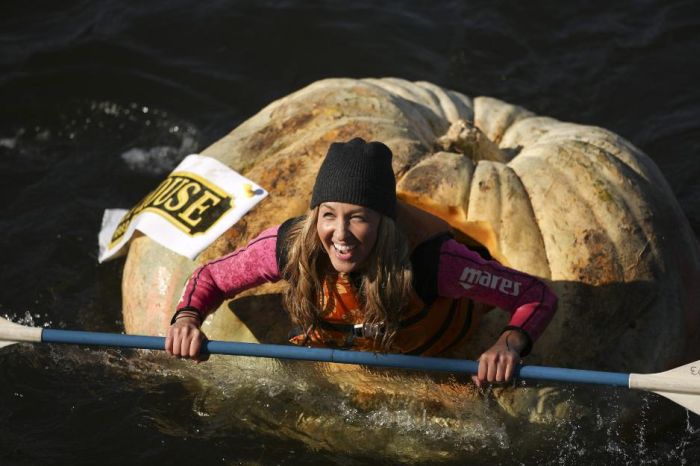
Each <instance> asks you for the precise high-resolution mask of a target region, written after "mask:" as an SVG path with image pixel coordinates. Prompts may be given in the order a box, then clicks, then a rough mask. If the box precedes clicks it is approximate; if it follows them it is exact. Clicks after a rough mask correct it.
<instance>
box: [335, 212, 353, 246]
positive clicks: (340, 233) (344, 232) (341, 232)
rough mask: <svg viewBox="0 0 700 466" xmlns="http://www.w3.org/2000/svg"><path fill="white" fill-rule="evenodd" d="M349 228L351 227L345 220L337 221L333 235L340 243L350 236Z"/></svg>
mask: <svg viewBox="0 0 700 466" xmlns="http://www.w3.org/2000/svg"><path fill="white" fill-rule="evenodd" d="M348 227H349V225H348V223H347V222H346V221H345V220H343V219H341V218H339V219H337V221H336V224H335V234H334V235H333V236H334V238H335V239H336V240H338V241H343V240H345V239H347V237H348V236H349V234H350V229H349V228H348Z"/></svg>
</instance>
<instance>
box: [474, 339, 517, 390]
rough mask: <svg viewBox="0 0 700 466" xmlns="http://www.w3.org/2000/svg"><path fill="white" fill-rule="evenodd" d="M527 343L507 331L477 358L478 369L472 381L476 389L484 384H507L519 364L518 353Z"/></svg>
mask: <svg viewBox="0 0 700 466" xmlns="http://www.w3.org/2000/svg"><path fill="white" fill-rule="evenodd" d="M526 344H527V342H526V341H525V337H524V336H523V335H521V334H520V332H517V331H514V330H507V331H505V332H503V334H501V336H500V337H499V338H498V340H497V341H496V343H495V344H494V345H493V346H492V347H491V348H489V349H488V350H486V351H485V352H484V353H483V354H482V355H481V356H480V357H479V369H478V371H477V373H476V375H473V376H472V380H473V381H474V383H475V384H476V386H477V387H481V386H482V384H483V383H484V382H489V383H499V382H508V381H509V380H510V379H511V378H512V377H513V371H514V370H515V367H516V366H517V365H518V364H520V352H521V351H522V350H523V348H525V345H526Z"/></svg>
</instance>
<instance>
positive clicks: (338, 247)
mask: <svg viewBox="0 0 700 466" xmlns="http://www.w3.org/2000/svg"><path fill="white" fill-rule="evenodd" d="M333 247H334V248H335V250H336V251H338V252H339V253H341V254H346V253H348V252H350V251H352V250H353V249H355V245H353V246H348V245H347V244H337V243H333Z"/></svg>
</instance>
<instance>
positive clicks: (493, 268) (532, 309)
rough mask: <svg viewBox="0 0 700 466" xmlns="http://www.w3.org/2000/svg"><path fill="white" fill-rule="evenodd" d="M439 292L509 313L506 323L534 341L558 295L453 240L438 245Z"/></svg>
mask: <svg viewBox="0 0 700 466" xmlns="http://www.w3.org/2000/svg"><path fill="white" fill-rule="evenodd" d="M438 294H439V295H440V296H444V297H448V298H453V299H456V298H462V297H464V298H470V299H474V300H475V301H480V302H484V303H487V304H490V305H493V306H496V307H499V308H501V309H504V310H506V311H508V312H510V314H511V318H510V322H509V324H508V325H511V326H515V327H519V328H521V329H523V330H524V331H525V332H527V334H528V335H529V336H530V338H531V340H532V341H533V342H534V341H535V340H537V338H538V337H539V336H540V335H541V334H542V331H543V330H544V329H545V328H546V327H547V324H549V321H550V320H552V316H553V315H554V312H555V311H556V307H557V297H556V295H555V294H554V293H553V292H552V291H551V290H550V289H549V287H548V286H547V285H546V284H545V283H544V282H543V281H541V280H539V279H538V278H535V277H533V276H531V275H528V274H526V273H522V272H518V271H516V270H513V269H510V268H508V267H505V266H503V265H501V264H499V263H498V262H495V261H487V260H484V259H483V258H482V257H481V256H480V255H479V254H477V253H476V252H474V251H471V250H470V249H469V248H467V247H466V246H464V245H463V244H461V243H458V242H457V241H455V240H447V241H445V242H444V243H443V244H442V248H441V249H440V259H439V269H438Z"/></svg>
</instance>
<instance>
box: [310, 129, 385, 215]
mask: <svg viewBox="0 0 700 466" xmlns="http://www.w3.org/2000/svg"><path fill="white" fill-rule="evenodd" d="M391 157H392V154H391V149H389V148H388V147H387V146H385V145H384V144H382V143H381V142H365V141H364V140H363V139H361V138H355V139H353V140H351V141H348V142H334V143H333V144H331V147H330V148H329V149H328V153H327V154H326V158H325V159H324V160H323V163H322V164H321V168H320V169H319V170H318V175H316V184H314V191H313V194H312V195H311V208H312V209H313V208H314V207H316V206H317V205H319V204H321V203H322V202H346V203H348V204H356V205H361V206H363V207H369V208H370V209H373V210H376V211H377V212H379V213H381V214H384V215H387V216H389V217H391V218H396V179H395V178H394V171H393V170H392V168H391Z"/></svg>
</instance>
